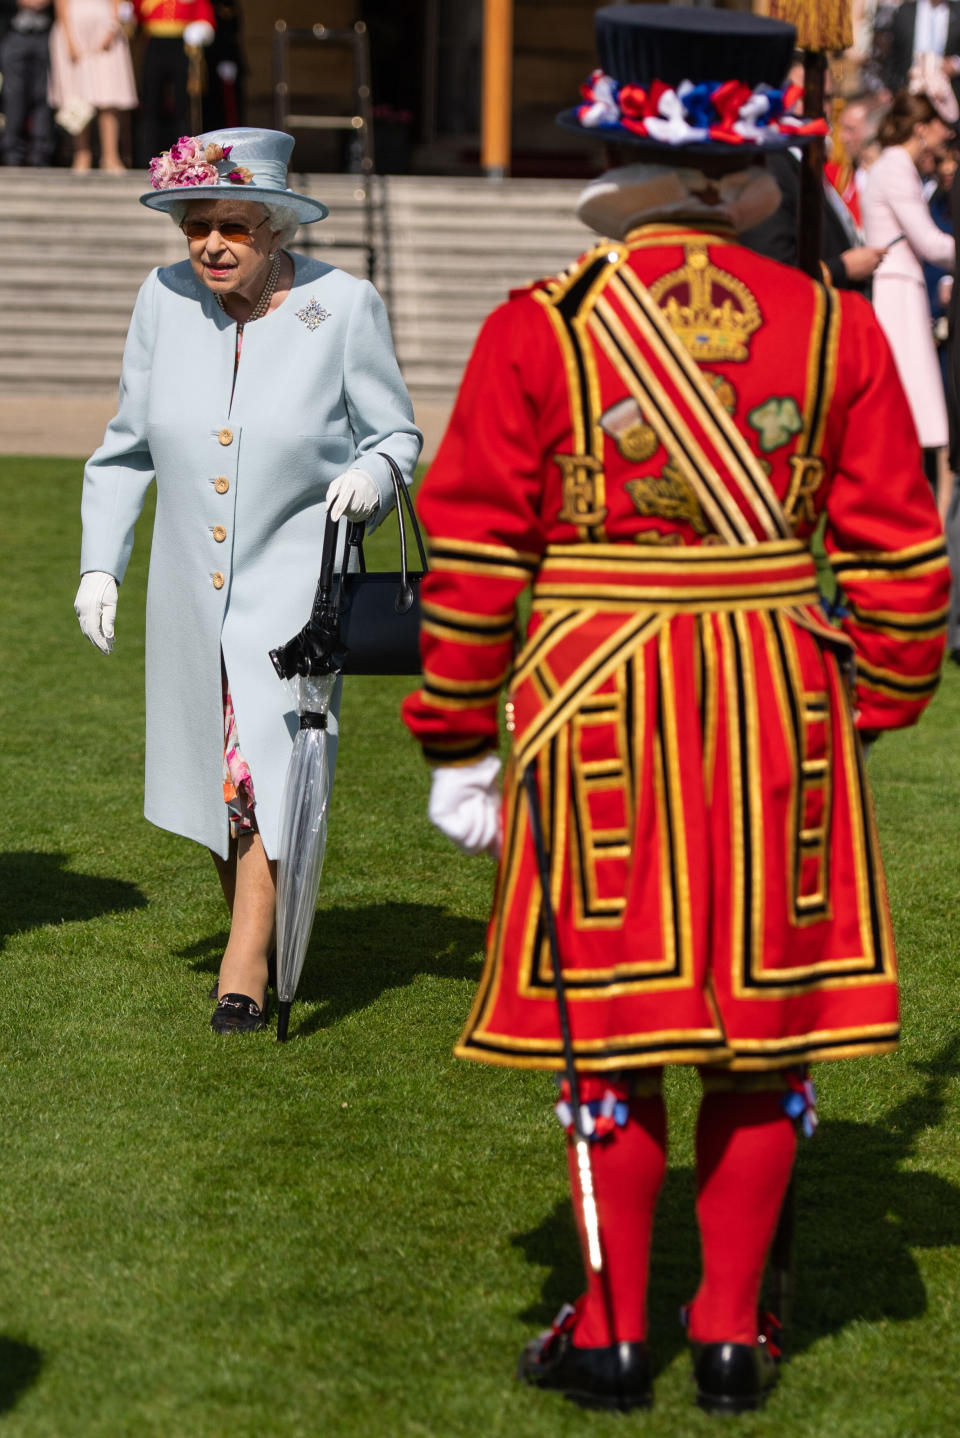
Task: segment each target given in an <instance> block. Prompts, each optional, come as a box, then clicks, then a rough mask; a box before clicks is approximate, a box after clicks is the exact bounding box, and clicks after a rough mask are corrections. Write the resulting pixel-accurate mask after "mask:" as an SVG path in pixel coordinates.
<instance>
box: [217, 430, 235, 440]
mask: <svg viewBox="0 0 960 1438" xmlns="http://www.w3.org/2000/svg"><path fill="white" fill-rule="evenodd" d="M217 439H218V440H219V441H220V443H221V444H233V430H232V429H222V430H221V431H220V433H219V434H218V435H217Z"/></svg>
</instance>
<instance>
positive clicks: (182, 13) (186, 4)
mask: <svg viewBox="0 0 960 1438" xmlns="http://www.w3.org/2000/svg"><path fill="white" fill-rule="evenodd" d="M133 11H134V14H135V16H136V18H137V23H138V24H139V25H141V26H142V27H143V29H144V30H145V31H146V32H147V34H148V35H157V36H160V37H162V38H167V37H170V38H173V39H176V38H178V37H179V36H180V35H182V34H183V32H184V30H185V29H186V27H187V26H188V25H190V24H192V23H193V21H194V20H206V22H207V24H208V25H212V26H213V28H214V30H215V29H216V28H217V17H216V14H215V12H214V9H213V4H212V3H211V0H133Z"/></svg>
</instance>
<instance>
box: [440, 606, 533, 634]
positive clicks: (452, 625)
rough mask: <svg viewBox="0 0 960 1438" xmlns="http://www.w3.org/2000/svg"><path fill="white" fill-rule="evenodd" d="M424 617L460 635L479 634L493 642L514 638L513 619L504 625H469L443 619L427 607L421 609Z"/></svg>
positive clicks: (464, 622) (456, 620) (463, 622)
mask: <svg viewBox="0 0 960 1438" xmlns="http://www.w3.org/2000/svg"><path fill="white" fill-rule="evenodd" d="M421 614H422V617H423V618H424V619H425V620H426V621H427V622H428V623H429V624H435V625H436V626H437V628H438V629H453V630H455V631H456V632H457V633H459V634H479V635H480V636H481V638H483V639H489V640H491V641H502V640H504V639H512V638H513V630H514V621H513V620H512V619H511V620H509V621H508V622H506V623H504V624H497V625H493V624H468V623H467V622H466V621H465V620H464V621H461V620H459V619H443V618H441V617H440V616H439V615H438V614H433V613H431V611H430V609H429V608H428V607H427V605H425V604H424V605H423V606H422V607H421Z"/></svg>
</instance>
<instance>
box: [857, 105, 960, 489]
mask: <svg viewBox="0 0 960 1438" xmlns="http://www.w3.org/2000/svg"><path fill="white" fill-rule="evenodd" d="M957 116H958V108H957V102H956V99H955V97H954V94H953V91H952V89H951V88H950V86H949V85H947V84H946V83H944V84H942V85H941V87H940V89H939V91H938V93H937V95H936V100H934V98H933V97H932V96H930V95H928V94H922V93H921V94H913V93H911V92H910V91H908V90H901V91H900V93H899V94H897V95H895V96H894V98H893V103H892V105H891V107H890V110H889V112H888V114H887V115H886V116H885V117H884V119H883V121H882V122H881V125H880V131H879V139H880V144H881V145H882V147H883V149H882V153H881V155H880V158H879V159H878V160H877V162H876V164H875V165H874V166H873V167H872V169H871V171H870V181H869V184H868V185H867V187H866V191H865V193H864V197H863V223H864V229H865V231H866V236H867V241H868V243H869V244H871V245H874V246H876V247H877V248H878V249H880V250H881V251H882V252H883V260H882V263H881V264H880V266H879V267H878V269H877V272H876V274H875V276H874V281H873V304H874V309H875V310H876V314H877V319H878V320H879V321H880V324H881V325H882V327H883V329H884V331H885V333H886V336H887V339H888V340H889V341H890V347H891V349H892V350H893V356H894V359H895V360H896V364H897V369H898V371H899V373H900V379H901V381H902V383H903V387H904V389H905V390H906V392H907V398H908V400H909V401H910V410H911V413H912V415H913V421H914V424H915V426H916V430H917V435H918V438H919V440H920V444H921V446H922V447H923V450H924V466H925V469H926V473H927V477H928V478H929V479H930V482H931V484H932V485H933V488H934V492H935V494H936V498H937V507H938V509H939V511H940V515H941V517H944V516H945V515H946V511H947V505H948V503H949V499H950V490H951V487H952V480H951V475H950V469H949V464H948V456H947V444H948V424H947V407H946V399H945V396H944V390H943V381H942V379H941V374H940V365H939V363H938V360H937V351H936V345H935V342H934V337H933V318H932V315H931V313H930V304H929V301H928V299H927V287H926V283H925V281H924V274H923V262H924V261H925V260H926V261H929V262H930V263H931V264H935V265H938V266H940V267H941V268H942V269H943V270H946V271H949V272H952V271H953V266H954V263H955V247H954V241H953V238H952V237H951V236H950V235H948V234H946V233H945V232H944V231H943V230H941V229H940V228H939V227H938V226H937V225H936V224H935V222H934V220H933V219H932V218H931V216H930V211H929V208H928V206H927V204H926V201H925V200H924V197H923V180H922V179H921V174H920V168H921V167H922V166H930V167H931V168H932V166H933V164H934V162H935V157H936V156H937V154H938V153H939V152H940V151H942V150H943V149H944V147H945V146H946V145H947V142H948V141H949V140H950V139H951V138H952V137H953V135H954V128H953V127H954V125H955V124H956V121H957Z"/></svg>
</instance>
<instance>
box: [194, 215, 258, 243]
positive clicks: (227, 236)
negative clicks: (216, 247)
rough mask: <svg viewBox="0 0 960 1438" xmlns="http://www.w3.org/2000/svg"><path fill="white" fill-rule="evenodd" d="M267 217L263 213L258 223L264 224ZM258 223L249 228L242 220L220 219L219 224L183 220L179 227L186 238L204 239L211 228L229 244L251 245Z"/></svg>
mask: <svg viewBox="0 0 960 1438" xmlns="http://www.w3.org/2000/svg"><path fill="white" fill-rule="evenodd" d="M269 218H270V216H269V215H265V216H264V218H263V219H262V220H261V221H260V225H265V224H266V223H267V220H268V219H269ZM260 225H254V226H253V228H252V229H251V227H250V226H249V225H245V224H244V223H243V221H242V220H222V221H221V222H220V224H214V225H212V224H211V223H210V221H209V220H184V222H183V224H182V225H181V226H180V228H181V230H182V231H183V233H184V234H185V235H186V237H187V239H188V240H205V239H207V238H208V237H209V235H210V232H211V231H212V230H216V232H217V234H218V235H219V236H220V238H221V239H222V240H226V241H227V243H228V244H230V245H252V244H253V236H254V233H255V231H257V230H259V228H260Z"/></svg>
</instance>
